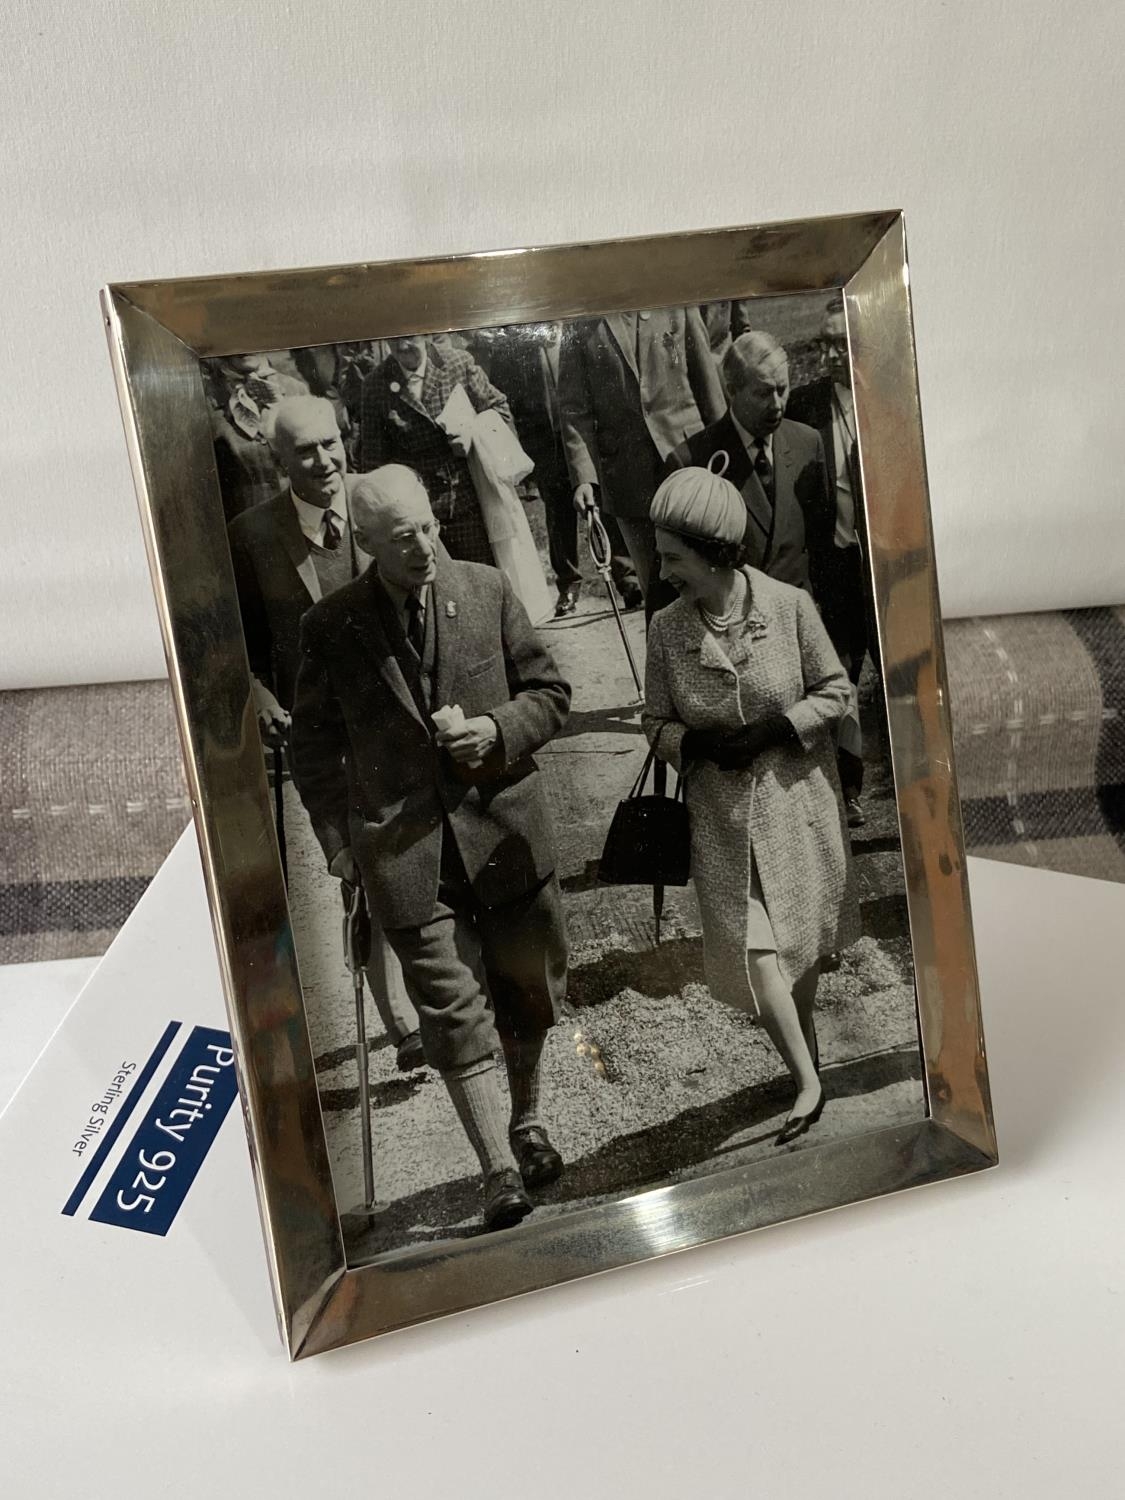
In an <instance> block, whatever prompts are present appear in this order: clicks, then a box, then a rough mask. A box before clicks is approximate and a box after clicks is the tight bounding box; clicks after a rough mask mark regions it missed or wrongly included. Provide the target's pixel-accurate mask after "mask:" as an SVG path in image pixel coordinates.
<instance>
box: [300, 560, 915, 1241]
mask: <svg viewBox="0 0 1125 1500" xmlns="http://www.w3.org/2000/svg"><path fill="white" fill-rule="evenodd" d="M544 628H545V632H546V634H547V635H548V637H549V639H550V641H551V644H552V647H553V649H554V650H555V652H556V655H557V658H558V661H559V664H560V667H561V668H562V670H563V671H564V672H565V673H566V674H567V675H568V676H569V677H570V679H571V681H572V683H573V684H574V689H575V692H574V707H573V712H572V715H571V718H570V721H569V723H568V725H567V728H566V731H565V733H564V734H563V735H562V736H561V737H560V738H559V739H558V740H556V741H554V742H553V743H552V744H551V745H549V746H548V747H547V748H546V749H545V750H544V751H542V752H541V753H540V756H539V760H540V764H541V766H542V768H543V772H544V778H545V781H546V785H547V789H548V795H549V797H550V801H551V805H552V812H553V814H554V818H555V824H556V829H557V835H558V842H559V870H560V875H561V879H562V884H563V890H564V899H565V902H566V910H567V922H568V928H569V933H570V942H571V982H570V994H569V1003H568V1011H567V1015H566V1017H565V1018H564V1020H563V1022H562V1023H561V1024H560V1025H559V1026H557V1027H556V1028H555V1030H554V1031H553V1032H552V1034H551V1038H550V1041H549V1044H548V1050H547V1053H546V1069H547V1076H548V1078H549V1088H548V1092H547V1113H548V1115H549V1117H550V1120H551V1122H552V1123H551V1130H552V1136H553V1137H554V1139H555V1140H556V1143H557V1144H558V1146H559V1148H560V1150H561V1151H562V1152H563V1154H564V1156H565V1157H566V1159H567V1162H568V1164H569V1166H568V1170H567V1172H566V1174H565V1176H564V1178H563V1180H562V1181H561V1182H560V1183H558V1184H557V1185H556V1186H555V1187H553V1188H552V1189H549V1190H548V1192H547V1194H546V1195H545V1196H544V1200H543V1203H542V1206H541V1207H540V1208H538V1209H537V1213H540V1214H548V1213H558V1212H562V1211H564V1210H565V1209H566V1208H568V1207H573V1206H580V1205H587V1204H590V1203H596V1202H598V1201H601V1200H604V1199H606V1198H612V1197H618V1196H622V1195H625V1194H627V1193H629V1192H635V1191H637V1190H638V1188H641V1187H644V1186H646V1185H655V1184H657V1183H667V1182H669V1181H677V1180H681V1179H683V1178H687V1177H691V1176H698V1175H700V1174H703V1173H706V1172H709V1171H712V1170H714V1169H716V1168H717V1167H722V1166H725V1165H728V1164H730V1165H734V1164H739V1163H741V1162H743V1161H746V1160H751V1159H753V1158H755V1157H760V1156H765V1155H769V1154H771V1153H772V1152H774V1151H775V1150H776V1149H777V1148H776V1147H775V1146H774V1145H773V1137H774V1135H775V1134H776V1131H777V1130H778V1129H779V1128H780V1125H781V1123H782V1122H783V1120H784V1118H785V1116H786V1115H787V1113H788V1111H789V1108H790V1104H791V1101H792V1085H791V1084H790V1083H789V1082H788V1080H787V1078H786V1077H785V1075H784V1070H783V1069H782V1068H781V1064H780V1061H779V1059H778V1057H777V1054H776V1053H775V1052H774V1050H773V1048H772V1047H771V1046H770V1044H769V1042H768V1040H767V1039H766V1037H765V1035H764V1033H763V1032H762V1031H761V1029H760V1028H758V1027H756V1026H754V1025H752V1024H750V1023H749V1022H748V1021H747V1020H746V1018H744V1017H743V1016H741V1015H739V1014H736V1013H733V1012H731V1011H729V1010H727V1009H726V1008H725V1007H723V1006H721V1005H719V1004H718V1003H716V1002H715V1001H713V1000H712V999H711V996H710V994H709V992H708V990H707V988H706V986H705V984H704V983H703V981H702V972H703V966H702V948H701V942H700V927H699V918H698V911H697V908H696V904H695V901H694V897H693V895H692V892H691V888H690V887H688V888H686V889H684V890H676V891H669V892H668V894H667V899H666V907H665V914H664V922H663V933H662V941H661V943H660V945H659V947H656V946H655V945H654V941H653V920H652V905H651V893H650V892H649V890H648V889H647V888H640V887H601V886H598V885H597V884H596V881H595V878H594V877H595V870H596V861H597V857H598V854H599V853H600V850H601V844H602V841H603V839H604V836H605V830H606V828H607V827H608V825H609V820H610V818H611V816H612V813H613V809H614V807H615V806H616V804H617V802H618V800H619V799H620V798H621V797H623V796H625V794H626V793H627V791H628V789H629V787H630V785H631V784H632V782H633V779H634V778H635V776H636V773H637V771H638V769H639V767H640V763H641V758H642V756H643V753H644V751H643V745H644V741H643V736H642V735H641V730H640V711H639V707H638V706H637V705H636V703H635V702H634V701H633V700H634V698H635V693H634V690H633V685H632V680H631V677H630V674H629V670H628V664H627V661H626V657H625V654H624V651H623V649H622V646H621V642H620V639H619V637H618V635H617V631H616V628H615V626H614V623H613V619H612V615H611V614H610V613H609V611H608V609H607V607H606V606H605V604H604V599H602V598H599V596H598V593H597V591H596V590H595V589H593V588H588V589H587V591H586V594H585V596H584V598H583V601H582V607H581V613H580V614H579V615H578V616H577V617H575V618H574V619H572V620H570V621H565V622H559V623H552V624H551V625H548V626H546V627H544ZM626 628H627V630H628V632H629V637H630V639H631V641H632V643H633V649H634V653H635V655H636V657H637V660H638V663H639V664H640V665H641V669H642V674H643V661H644V622H643V620H642V618H641V617H640V615H630V616H628V617H627V619H626ZM287 791H290V792H291V789H289V788H287ZM865 806H866V808H867V812H868V822H867V826H866V827H865V828H863V829H861V830H859V831H858V832H857V834H856V837H855V839H854V841H853V848H854V852H855V855H856V859H857V867H858V872H859V878H860V882H861V892H862V902H863V916H864V936H863V937H862V938H861V939H860V941H859V942H858V943H857V944H856V945H855V946H854V947H853V948H852V949H851V950H850V951H849V952H848V953H847V954H845V956H844V962H843V966H842V967H841V969H840V970H839V972H837V973H835V974H832V975H828V976H826V977H825V978H824V979H823V980H822V982H821V990H820V995H819V1012H818V1031H819V1037H820V1044H821V1056H822V1060H823V1063H824V1077H825V1083H826V1087H827V1090H828V1094H829V1101H830V1102H829V1106H828V1108H827V1109H826V1111H825V1114H824V1116H823V1118H822V1120H821V1122H820V1124H819V1125H818V1126H817V1127H816V1129H815V1130H814V1131H813V1132H811V1133H810V1134H809V1135H808V1136H807V1137H805V1138H804V1140H803V1141H801V1142H800V1143H798V1144H796V1145H794V1146H791V1147H789V1148H787V1149H790V1150H802V1149H811V1148H812V1147H814V1146H815V1145H816V1144H817V1143H818V1142H823V1141H825V1140H828V1139H834V1138H839V1137H842V1136H846V1135H849V1134H855V1133H858V1132H861V1131H866V1130H870V1129H874V1128H877V1127H879V1126H882V1125H889V1124H895V1123H899V1122H901V1121H903V1120H907V1119H916V1118H919V1117H920V1116H921V1115H922V1113H923V1093H922V1085H921V1082H920V1067H919V1060H918V1056H917V1044H916V1031H915V1022H914V995H913V984H912V980H911V971H910V956H909V939H908V936H907V925H906V908H905V898H904V895H903V877H902V866H901V862H900V859H899V855H898V846H897V819H896V813H895V803H894V797H893V790H892V787H891V783H890V777H889V772H888V771H887V770H886V769H885V768H884V767H883V765H882V764H881V762H880V760H879V759H878V757H876V758H875V759H874V760H873V762H872V763H871V764H869V768H868V790H867V793H866V796H865ZM288 807H289V812H288V816H287V827H288V834H289V842H290V868H291V890H290V903H291V908H292V913H293V922H294V928H295V931H296V937H297V951H298V954H299V956H300V965H301V975H302V981H303V984H304V986H305V991H306V996H307V1001H308V1008H309V1018H310V1030H311V1033H312V1041H313V1050H314V1055H315V1056H316V1059H317V1068H318V1074H319V1077H320V1081H321V1091H322V1092H321V1097H322V1103H323V1107H324V1117H325V1124H326V1129H327V1133H328V1139H329V1149H330V1152H331V1156H332V1162H333V1171H334V1174H335V1180H336V1190H337V1198H338V1201H339V1202H340V1205H341V1207H342V1208H343V1209H345V1210H346V1209H348V1208H349V1207H351V1206H353V1205H356V1204H358V1203H359V1201H360V1199H361V1197H362V1187H361V1184H362V1170H361V1158H360V1150H359V1124H358V1089H357V1080H356V1067H355V1055H354V1040H353V1038H354V1016H353V1005H352V998H351V989H350V981H349V978H348V975H347V972H346V970H345V969H344V966H343V962H342V958H341V952H340V927H339V919H338V911H339V907H338V901H339V897H338V894H337V888H336V884H335V882H334V881H331V880H329V879H328V878H327V877H326V876H325V875H324V874H323V863H322V860H321V857H320V853H319V850H318V849H317V848H316V846H315V843H314V841H313V839H312V835H311V831H310V830H309V828H308V824H307V820H306V819H305V817H304V814H303V811H302V810H301V808H300V806H299V804H298V803H297V802H296V799H295V798H294V797H293V796H292V795H290V797H289V800H288ZM368 1028H369V1035H370V1038H371V1057H370V1068H371V1090H370V1103H371V1109H372V1122H373V1128H374V1132H375V1165H376V1190H377V1194H378V1197H379V1199H380V1200H381V1201H384V1202H386V1203H387V1205H388V1207H387V1209H386V1211H385V1212H384V1213H382V1214H381V1215H380V1216H379V1218H378V1219H377V1220H376V1222H375V1224H374V1227H373V1228H372V1229H370V1230H365V1231H364V1232H363V1233H361V1234H357V1235H356V1236H355V1237H353V1239H352V1240H351V1242H350V1253H351V1254H352V1255H353V1256H354V1257H356V1258H362V1257H364V1256H366V1255H369V1254H373V1253H378V1252H381V1251H383V1250H387V1249H391V1248H394V1247H398V1246H402V1245H407V1244H418V1243H423V1242H425V1241H427V1240H433V1239H438V1238H443V1237H448V1236H455V1235H462V1234H469V1233H473V1232H475V1231H476V1225H477V1223H478V1220H479V1212H480V1201H479V1185H478V1184H479V1179H478V1176H477V1169H476V1162H475V1158H474V1157H473V1155H472V1153H471V1151H470V1149H469V1147H468V1145H467V1143H466V1141H465V1138H464V1135H463V1133H462V1131H461V1128H460V1125H459V1124H458V1122H457V1120H456V1117H455V1115H454V1112H453V1108H452V1105H451V1104H450V1103H449V1100H448V1097H447V1095H446V1094H445V1091H444V1089H443V1088H442V1086H441V1084H440V1082H439V1081H438V1079H437V1078H436V1076H435V1075H434V1074H433V1073H432V1072H430V1071H428V1070H427V1071H424V1072H421V1073H417V1074H412V1075H410V1076H408V1077H404V1076H403V1075H401V1074H399V1073H397V1072H396V1071H395V1069H394V1051H393V1048H391V1047H390V1046H389V1044H388V1043H387V1042H386V1039H385V1038H384V1037H383V1036H382V1034H381V1031H380V1027H379V1023H378V1020H377V1018H376V1016H375V1014H374V1011H373V1009H372V1008H371V1006H370V1003H369V1005H368Z"/></svg>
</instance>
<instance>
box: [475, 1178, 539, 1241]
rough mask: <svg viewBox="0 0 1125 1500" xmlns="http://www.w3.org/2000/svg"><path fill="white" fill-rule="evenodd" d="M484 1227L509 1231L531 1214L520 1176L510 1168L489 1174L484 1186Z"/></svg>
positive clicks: (529, 1200) (528, 1200) (529, 1203)
mask: <svg viewBox="0 0 1125 1500" xmlns="http://www.w3.org/2000/svg"><path fill="white" fill-rule="evenodd" d="M484 1192H485V1202H484V1227H485V1228H486V1229H511V1227H512V1226H513V1224H518V1223H519V1222H520V1220H521V1219H526V1218H527V1216H528V1214H529V1213H530V1212H531V1199H530V1198H529V1197H528V1196H527V1194H526V1193H525V1192H524V1190H523V1183H522V1182H521V1181H520V1174H519V1173H518V1172H517V1171H515V1170H514V1169H513V1168H512V1167H504V1168H502V1169H501V1170H500V1171H499V1172H490V1173H489V1175H488V1177H487V1179H486V1180H485V1184H484Z"/></svg>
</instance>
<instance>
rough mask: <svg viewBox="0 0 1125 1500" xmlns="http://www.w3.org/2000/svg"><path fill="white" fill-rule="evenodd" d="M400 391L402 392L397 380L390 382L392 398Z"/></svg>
mask: <svg viewBox="0 0 1125 1500" xmlns="http://www.w3.org/2000/svg"><path fill="white" fill-rule="evenodd" d="M401 390H402V386H401V385H399V383H398V381H397V380H392V381H391V395H392V396H397V395H398V393H399V391H401Z"/></svg>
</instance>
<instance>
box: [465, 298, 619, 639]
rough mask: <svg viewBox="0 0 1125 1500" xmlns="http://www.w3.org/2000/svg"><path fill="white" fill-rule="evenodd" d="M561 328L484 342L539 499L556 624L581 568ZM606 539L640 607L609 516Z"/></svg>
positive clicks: (514, 331) (571, 603) (511, 331)
mask: <svg viewBox="0 0 1125 1500" xmlns="http://www.w3.org/2000/svg"><path fill="white" fill-rule="evenodd" d="M561 335H562V328H561V325H560V324H558V323H543V324H532V325H531V326H530V327H527V326H524V327H514V328H502V329H497V330H496V331H495V333H494V334H493V335H492V337H491V338H490V339H489V340H488V344H487V348H488V377H489V379H490V380H491V382H492V384H493V385H494V386H495V387H496V388H497V390H500V391H502V392H503V393H504V395H505V396H506V397H507V400H508V405H509V407H510V408H511V412H512V418H513V420H514V422H515V425H516V431H517V433H518V434H519V440H520V445H521V446H522V448H523V450H524V452H525V453H526V454H527V456H528V458H530V459H531V461H532V463H533V464H534V465H535V469H534V472H533V475H532V477H533V478H534V480H535V484H536V486H537V488H538V490H539V494H540V496H541V497H542V500H543V509H544V511H545V513H546V519H547V546H548V550H549V553H550V558H551V569H552V571H553V572H554V575H555V586H556V588H557V589H558V603H557V604H556V606H555V615H556V618H565V617H566V616H568V615H573V614H574V613H575V612H576V611H577V608H578V596H579V594H580V592H581V589H582V569H581V567H580V566H579V562H578V513H577V511H576V510H575V508H574V502H573V486H572V484H571V482H570V473H569V471H568V469H567V466H566V450H565V448H564V446H563V433H562V417H561V415H560V412H559V348H560V344H561ZM603 520H604V524H605V528H606V533H607V535H608V536H609V539H610V547H611V549H612V555H611V558H610V566H611V570H612V574H613V578H614V581H615V582H616V584H617V587H618V589H619V590H620V592H621V596H622V598H623V600H624V601H625V605H626V607H627V608H628V607H635V606H636V605H638V604H640V602H641V593H640V589H639V587H638V585H637V575H636V573H635V571H634V569H633V564H632V562H631V561H630V559H629V554H628V552H627V550H626V548H625V542H624V539H623V538H622V536H621V533H620V532H619V531H618V529H617V524H616V522H615V521H614V519H613V517H612V516H606V517H604V518H603Z"/></svg>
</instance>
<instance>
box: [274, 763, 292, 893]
mask: <svg viewBox="0 0 1125 1500" xmlns="http://www.w3.org/2000/svg"><path fill="white" fill-rule="evenodd" d="M284 765H285V757H284V756H283V755H282V752H281V746H280V745H275V746H274V747H273V810H274V826H275V827H276V829H277V852H278V853H279V854H280V855H281V878H282V880H284V881H285V885H286V888H288V886H289V860H288V857H287V851H286V848H285V788H284V786H283V785H282V783H283V782H284V780H285V770H284Z"/></svg>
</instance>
